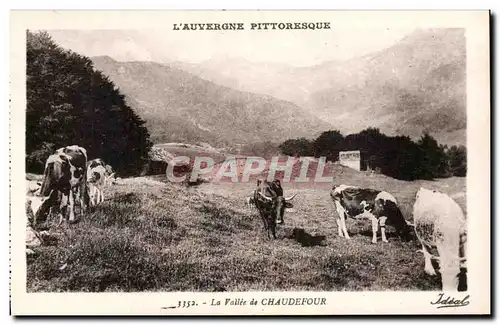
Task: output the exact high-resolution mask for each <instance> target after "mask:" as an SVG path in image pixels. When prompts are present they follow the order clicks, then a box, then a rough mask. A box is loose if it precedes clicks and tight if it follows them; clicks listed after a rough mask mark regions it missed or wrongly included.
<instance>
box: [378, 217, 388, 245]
mask: <svg viewBox="0 0 500 325" xmlns="http://www.w3.org/2000/svg"><path fill="white" fill-rule="evenodd" d="M379 221H380V232H381V233H382V241H383V242H384V243H387V242H388V241H387V237H386V236H385V222H386V221H387V217H380V218H379Z"/></svg>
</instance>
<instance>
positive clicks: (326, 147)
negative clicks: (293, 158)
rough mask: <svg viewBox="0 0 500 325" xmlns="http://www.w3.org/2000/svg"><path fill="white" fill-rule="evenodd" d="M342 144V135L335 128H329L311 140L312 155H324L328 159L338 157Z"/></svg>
mask: <svg viewBox="0 0 500 325" xmlns="http://www.w3.org/2000/svg"><path fill="white" fill-rule="evenodd" d="M343 145H344V136H343V135H342V134H341V133H340V132H339V131H337V130H330V131H326V132H323V133H321V135H320V136H319V137H318V138H316V140H314V142H313V148H314V156H315V157H326V159H327V160H329V161H337V160H338V159H339V151H341V150H342V147H343Z"/></svg>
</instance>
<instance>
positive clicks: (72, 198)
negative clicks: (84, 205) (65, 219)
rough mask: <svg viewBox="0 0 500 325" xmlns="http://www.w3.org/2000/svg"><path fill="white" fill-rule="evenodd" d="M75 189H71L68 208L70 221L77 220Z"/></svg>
mask: <svg viewBox="0 0 500 325" xmlns="http://www.w3.org/2000/svg"><path fill="white" fill-rule="evenodd" d="M74 195H75V191H74V190H73V189H71V190H70V191H69V199H68V208H69V221H70V222H74V221H75V196H74Z"/></svg>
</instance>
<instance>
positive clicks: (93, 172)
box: [87, 158, 114, 206]
mask: <svg viewBox="0 0 500 325" xmlns="http://www.w3.org/2000/svg"><path fill="white" fill-rule="evenodd" d="M110 172H112V168H111V166H109V165H106V164H105V163H104V161H102V159H100V158H96V159H93V160H90V161H89V162H88V163H87V183H88V189H89V196H90V203H91V205H92V206H96V205H97V204H99V203H101V202H103V201H104V192H103V189H104V187H105V186H106V184H107V182H108V179H109V178H111V177H113V175H114V173H113V174H109V173H110Z"/></svg>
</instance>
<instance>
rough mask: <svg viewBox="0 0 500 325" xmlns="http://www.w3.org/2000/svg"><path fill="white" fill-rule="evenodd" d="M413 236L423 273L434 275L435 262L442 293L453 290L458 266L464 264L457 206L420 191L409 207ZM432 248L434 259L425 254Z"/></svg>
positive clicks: (462, 231) (463, 233)
mask: <svg viewBox="0 0 500 325" xmlns="http://www.w3.org/2000/svg"><path fill="white" fill-rule="evenodd" d="M413 220H414V225H415V233H416V235H417V238H418V240H419V241H420V243H421V244H422V249H421V250H419V252H422V253H423V254H424V258H425V272H426V273H427V274H429V275H435V274H436V272H435V270H434V267H433V266H432V263H431V259H434V260H437V261H438V262H439V271H440V273H441V279H442V281H441V282H442V290H447V291H457V290H458V275H459V273H460V267H461V266H463V265H464V264H465V261H466V241H467V230H466V228H467V223H466V220H465V216H464V213H463V211H462V209H461V208H460V206H459V205H458V204H457V203H456V202H455V201H454V200H453V199H452V198H450V197H449V196H448V195H446V194H443V193H440V192H437V191H432V190H428V189H425V188H422V187H421V188H420V189H419V190H418V192H417V195H416V201H415V204H414V206H413ZM431 249H436V250H437V254H438V256H435V255H432V254H431V253H429V250H431Z"/></svg>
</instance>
